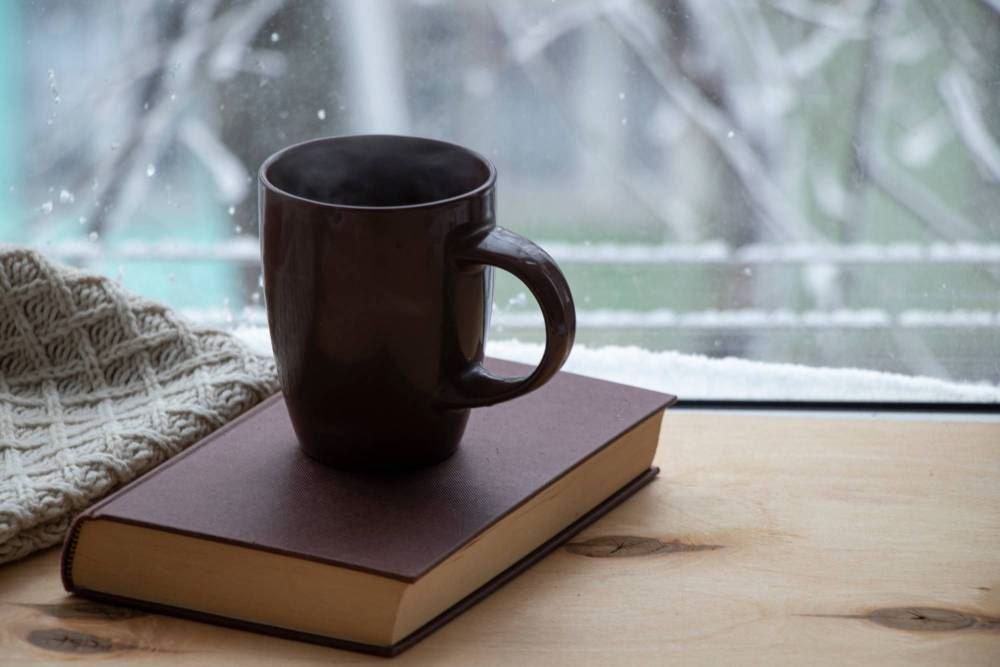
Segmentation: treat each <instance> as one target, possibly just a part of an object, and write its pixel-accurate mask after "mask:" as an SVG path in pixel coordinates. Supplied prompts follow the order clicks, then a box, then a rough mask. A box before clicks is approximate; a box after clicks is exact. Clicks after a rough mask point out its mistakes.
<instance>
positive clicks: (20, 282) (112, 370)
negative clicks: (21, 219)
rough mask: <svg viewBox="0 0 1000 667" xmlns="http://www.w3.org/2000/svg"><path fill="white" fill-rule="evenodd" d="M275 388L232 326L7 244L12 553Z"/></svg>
mask: <svg viewBox="0 0 1000 667" xmlns="http://www.w3.org/2000/svg"><path fill="white" fill-rule="evenodd" d="M275 391H277V381H276V379H275V373H274V366H273V362H272V361H271V360H270V359H267V358H265V357H260V356H257V355H254V354H252V353H250V352H249V351H248V350H247V349H246V348H245V347H244V346H243V345H242V344H241V343H239V342H238V341H236V340H235V339H233V338H232V337H230V336H229V335H227V334H224V333H221V332H218V331H211V330H202V329H195V328H191V327H190V326H188V325H187V324H185V323H184V322H183V321H181V320H180V319H178V318H177V317H176V316H175V315H174V314H173V313H172V312H171V311H170V310H169V309H167V308H165V307H164V306H161V305H159V304H156V303H152V302H150V301H146V300H144V299H140V298H138V297H136V296H133V295H131V294H129V293H127V292H125V291H124V290H123V289H121V288H120V287H119V286H118V285H117V284H116V283H114V282H112V281H111V280H108V279H107V278H103V277H99V276H93V275H88V274H86V273H81V272H77V271H74V270H72V269H68V268H65V267H62V266H58V265H54V264H51V263H49V262H48V261H46V260H45V259H44V258H43V257H42V256H40V255H39V254H37V253H35V252H33V251H30V250H25V249H19V248H12V247H5V246H0V563H4V562H6V561H10V560H14V559H16V558H20V557H22V556H25V555H27V554H29V553H31V552H33V551H36V550H38V549H41V548H43V547H47V546H50V545H53V544H57V543H58V542H60V541H61V540H62V538H63V535H64V534H65V532H66V529H67V527H68V526H69V523H70V521H71V520H72V518H73V517H74V516H75V515H76V514H77V513H78V512H80V511H81V510H83V509H84V508H86V507H87V506H88V505H89V504H91V503H93V502H94V501H96V500H97V499H99V498H101V497H102V496H105V495H107V494H108V493H109V492H111V491H112V490H114V489H115V488H117V487H119V486H121V485H122V484H125V483H126V482H128V481H129V480H131V479H133V478H135V477H136V476H138V475H140V474H142V473H143V472H145V471H147V470H149V469H150V468H152V467H154V466H156V465H157V464H159V463H161V462H163V461H165V460H166V459H168V458H170V457H171V456H173V455H174V454H177V453H178V452H180V451H181V450H183V449H184V448H185V447H187V446H188V445H190V444H192V443H194V442H196V441H197V440H199V439H200V438H202V437H203V436H205V435H207V434H208V433H210V432H211V431H213V430H214V429H216V428H218V427H219V426H221V425H223V424H224V423H225V422H226V421H228V420H230V419H233V418H234V417H236V416H237V415H239V414H240V413H241V412H243V411H244V410H246V409H247V408H249V407H251V406H252V405H254V404H255V403H257V402H259V401H260V400H262V399H263V398H265V397H266V396H268V395H269V394H272V393H274V392H275Z"/></svg>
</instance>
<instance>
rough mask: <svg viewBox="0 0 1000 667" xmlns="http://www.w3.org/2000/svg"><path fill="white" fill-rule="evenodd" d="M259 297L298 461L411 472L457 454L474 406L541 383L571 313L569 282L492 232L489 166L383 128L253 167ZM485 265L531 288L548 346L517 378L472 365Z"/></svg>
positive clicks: (572, 323) (562, 348)
mask: <svg viewBox="0 0 1000 667" xmlns="http://www.w3.org/2000/svg"><path fill="white" fill-rule="evenodd" d="M259 182H260V220H261V246H262V254H263V266H264V298H265V301H266V303H267V317H268V326H269V327H270V332H271V342H272V346H273V349H274V355H275V359H276V361H277V367H278V373H279V378H280V382H281V387H282V390H283V392H284V395H285V401H286V403H287V406H288V412H289V415H290V417H291V421H292V425H293V427H294V429H295V433H296V436H297V437H298V440H299V443H300V444H301V446H302V449H303V450H304V451H305V453H306V454H307V455H309V456H310V457H312V458H314V459H317V460H319V461H321V462H323V463H326V464H329V465H332V466H335V467H339V468H409V467H415V466H420V465H425V464H429V463H433V462H436V461H440V460H442V459H444V458H447V457H448V456H450V455H451V454H452V453H453V452H454V451H455V450H456V448H457V447H458V444H459V441H460V440H461V438H462V434H463V432H464V430H465V425H466V422H467V421H468V418H469V411H470V409H471V408H475V407H479V406H487V405H492V404H494V403H498V402H500V401H507V400H510V399H512V398H516V397H518V396H521V395H523V394H526V393H527V392H529V391H532V390H533V389H537V388H538V387H539V386H541V385H542V384H544V383H545V382H546V381H547V380H548V379H549V378H551V377H552V376H553V375H554V374H555V373H556V371H558V370H559V368H560V367H561V366H562V364H563V362H564V361H565V360H566V357H567V356H568V355H569V352H570V348H571V347H572V345H573V337H574V334H575V328H576V316H575V311H574V307H573V298H572V296H571V294H570V289H569V286H568V285H567V283H566V279H565V277H564V276H563V274H562V272H561V271H560V270H559V267H558V266H556V263H555V262H554V261H553V260H552V258H551V257H549V255H548V254H546V253H545V251H543V250H542V249H541V248H539V247H538V246H536V245H535V244H534V243H532V242H531V241H529V240H528V239H526V238H524V237H523V236H519V235H517V234H515V233H513V232H510V231H508V230H506V229H504V228H502V227H498V226H497V225H496V216H495V209H496V203H495V202H496V193H495V188H496V169H495V168H494V167H493V165H492V164H491V163H490V162H489V161H488V160H487V159H485V158H484V157H482V156H481V155H479V154H477V153H475V152H473V151H471V150H469V149H467V148H463V147H461V146H457V145H455V144H451V143H446V142H443V141H436V140H432V139H422V138H416V137H405V136H391V135H362V136H345V137H334V138H328V139H317V140H314V141H307V142H305V143H302V144H297V145H295V146H290V147H288V148H285V149H284V150H281V151H279V152H278V153H276V154H274V155H273V156H271V157H270V158H268V159H267V160H266V161H265V162H264V164H263V165H262V166H261V168H260V175H259ZM492 267H499V268H501V269H504V270H506V271H509V272H510V273H512V274H514V275H515V276H516V277H518V278H519V279H520V280H521V281H523V282H524V284H525V285H527V287H528V289H530V290H531V293H532V294H533V295H534V296H535V299H536V300H537V301H538V304H539V306H540V307H541V310H542V313H543V315H544V318H545V332H546V342H545V352H544V355H543V357H542V360H541V362H540V363H539V364H538V366H537V368H535V370H534V371H533V372H532V373H531V374H529V375H527V376H526V377H519V378H504V377H497V376H495V375H493V374H492V373H490V372H489V371H488V370H486V369H485V368H484V367H483V346H484V342H485V338H486V331H487V327H488V325H489V314H490V309H491V306H492Z"/></svg>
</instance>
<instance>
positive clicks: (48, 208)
mask: <svg viewBox="0 0 1000 667" xmlns="http://www.w3.org/2000/svg"><path fill="white" fill-rule="evenodd" d="M51 212H52V202H50V201H47V202H44V203H42V213H44V214H45V215H48V214H49V213H51Z"/></svg>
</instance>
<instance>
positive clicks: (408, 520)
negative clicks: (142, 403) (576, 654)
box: [63, 362, 675, 654]
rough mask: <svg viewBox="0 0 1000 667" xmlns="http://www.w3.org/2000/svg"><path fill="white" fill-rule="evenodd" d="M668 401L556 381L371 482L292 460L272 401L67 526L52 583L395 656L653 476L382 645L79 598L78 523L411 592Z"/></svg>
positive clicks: (475, 418)
mask: <svg viewBox="0 0 1000 667" xmlns="http://www.w3.org/2000/svg"><path fill="white" fill-rule="evenodd" d="M491 367H494V368H496V369H497V370H498V371H502V372H504V373H505V374H509V375H514V374H517V373H519V372H524V369H525V367H523V366H521V365H519V364H513V363H510V362H491ZM331 400H336V399H335V398H334V397H331ZM674 400H675V398H674V397H673V396H669V395H667V394H660V393H657V392H652V391H646V390H643V389H637V388H634V387H628V386H624V385H619V384H614V383H610V382H604V381H601V380H594V379H590V378H585V377H582V376H578V375H574V374H571V373H565V372H562V373H559V374H558V375H557V376H556V377H555V378H553V379H552V380H551V381H550V382H549V383H548V384H546V385H545V386H544V387H542V388H541V389H539V390H538V391H536V392H534V393H532V394H530V395H527V396H525V397H522V398H519V399H516V400H513V401H510V402H507V403H503V404H500V405H497V406H493V407H490V408H481V409H477V410H474V411H473V413H472V417H471V419H470V422H469V426H468V429H467V431H466V434H465V437H464V438H463V440H462V445H461V447H460V448H459V451H458V453H457V454H455V455H454V456H453V457H451V458H450V459H448V460H446V461H444V462H443V463H440V464H437V465H435V466H430V467H427V468H423V469H419V470H417V471H412V472H405V473H398V474H385V473H377V474H376V473H357V472H344V471H338V470H334V469H331V468H328V467H325V466H322V465H320V464H318V463H316V462H315V461H312V460H311V459H309V458H307V457H306V456H305V455H303V454H302V452H301V451H299V448H298V443H297V442H296V440H295V435H294V433H293V432H292V429H291V424H290V422H289V419H288V414H287V411H286V409H285V406H284V402H283V401H282V399H281V396H280V394H279V395H276V396H275V397H272V398H271V399H268V400H267V401H265V402H264V403H262V404H261V405H259V406H257V407H256V408H254V409H252V410H250V411H249V412H247V413H246V414H245V415H243V416H241V417H240V418H238V419H237V420H235V421H234V422H231V423H230V424H228V425H226V426H225V427H223V428H221V429H220V430H218V431H216V432H215V433H213V434H212V435H210V436H209V437H207V438H205V440H203V441H202V442H200V443H198V444H196V445H194V446H193V447H192V448H190V449H189V450H187V451H186V452H184V453H183V454H181V455H179V456H177V457H175V458H174V459H172V460H171V461H168V462H167V463H165V464H163V465H161V466H160V467H158V468H156V469H155V470H153V471H151V472H149V473H147V474H146V475H144V476H143V477H141V478H139V479H138V480H136V481H134V482H132V483H131V484H129V485H128V486H126V487H124V488H123V489H121V490H119V491H118V492H116V493H115V494H113V495H111V496H109V497H108V498H106V499H105V500H103V501H102V502H100V503H98V504H97V505H95V506H93V507H92V508H90V509H89V510H87V511H86V512H84V513H83V514H82V515H81V516H80V517H78V518H77V520H76V522H75V523H74V526H73V527H72V528H71V530H70V533H69V535H68V536H67V541H66V545H65V547H64V551H63V583H64V585H65V587H66V589H67V590H69V591H71V592H76V593H79V594H82V595H85V596H89V597H94V598H101V599H104V600H109V599H115V600H118V601H120V602H126V603H127V604H132V605H135V606H143V607H146V608H149V609H152V610H154V611H160V612H164V613H170V614H175V615H182V616H187V617H190V618H198V619H201V620H206V621H210V622H216V623H222V624H226V625H231V626H234V627H241V628H244V629H250V630H255V631H260V632H268V633H271V634H280V635H282V636H286V637H293V638H297V639H303V640H307V641H314V642H319V643H324V644H330V645H336V646H341V647H343V648H351V649H354V650H363V651H367V652H374V653H381V654H395V653H397V652H399V651H400V650H402V649H404V648H406V647H407V646H409V645H412V644H413V643H414V642H415V641H418V640H419V639H420V638H422V637H423V636H426V634H428V633H429V632H431V631H433V629H435V628H436V627H439V626H440V625H442V624H443V623H445V622H447V621H448V620H450V619H451V618H453V617H454V616H455V615H457V614H458V613H460V612H461V611H463V610H464V609H465V608H467V607H468V606H471V605H472V604H474V603H475V602H476V601H477V600H479V599H481V598H482V597H484V596H485V595H488V594H489V593H490V592H492V591H493V590H495V589H496V588H497V587H499V586H500V585H502V584H503V583H504V582H506V581H508V580H509V579H510V578H512V577H514V576H516V574H517V573H518V572H520V571H522V570H523V569H524V568H526V567H528V566H529V565H530V564H531V563H533V562H534V561H536V560H538V559H539V558H541V557H542V556H544V555H545V554H546V553H548V552H550V551H551V550H553V549H554V548H556V547H558V546H559V545H560V544H561V543H562V542H564V541H565V540H567V539H569V538H570V537H571V536H572V535H573V534H575V533H576V532H578V531H579V530H581V529H583V528H584V527H586V526H587V525H589V524H590V523H591V522H593V521H594V520H595V519H596V518H598V517H599V516H600V515H602V514H604V513H605V512H607V511H608V510H609V509H611V508H612V507H613V506H615V505H617V504H618V503H619V502H621V501H622V500H623V499H624V498H626V497H627V496H628V495H631V493H633V492H634V491H635V490H637V489H638V488H639V487H641V486H642V485H643V484H645V483H646V482H648V481H649V480H650V479H652V477H653V476H654V475H655V474H656V471H655V469H654V470H650V471H648V472H647V473H645V474H644V475H641V476H640V477H638V478H637V479H635V480H633V482H632V483H630V484H628V485H627V486H626V487H625V488H623V489H622V490H621V491H619V492H618V493H616V494H614V495H613V496H612V497H610V498H608V499H606V500H605V501H604V502H603V503H602V504H601V505H599V506H598V507H596V508H594V509H592V510H591V511H590V512H589V513H588V514H586V515H585V516H584V517H582V518H581V519H579V520H578V521H577V522H575V523H574V524H572V525H571V526H567V527H566V528H565V529H564V530H563V531H561V532H560V533H559V534H557V535H555V536H554V537H553V538H551V539H550V540H549V541H548V542H546V543H545V544H543V545H542V546H540V547H539V548H537V549H536V550H535V551H534V552H532V553H531V554H529V555H528V556H526V557H525V558H524V559H522V560H521V561H519V562H518V563H516V564H515V565H513V566H512V567H511V568H509V569H508V570H507V571H505V572H503V573H501V574H500V575H498V576H497V577H496V578H495V579H493V580H491V581H490V582H488V583H486V584H485V585H484V586H483V587H482V588H480V589H479V590H477V591H476V592H475V593H473V594H472V595H470V596H469V597H468V598H466V599H465V600H462V601H461V602H459V603H458V604H457V605H455V606H454V607H452V608H451V609H449V610H448V611H446V612H445V613H444V614H442V615H441V616H439V617H438V618H436V619H434V620H433V621H431V622H430V623H428V624H427V625H426V626H424V628H421V629H420V630H418V631H416V632H415V633H413V634H412V635H410V636H409V637H407V638H406V639H404V640H403V641H401V642H400V643H398V644H396V645H394V646H392V647H376V646H368V645H359V644H351V643H349V642H348V643H345V642H342V641H339V640H335V639H331V638H328V637H320V636H314V635H308V634H306V633H300V632H295V631H290V630H287V629H279V628H271V627H267V626H261V625H259V624H255V623H250V622H246V621H238V620H235V619H229V618H221V617H214V616H211V615H209V614H204V613H202V612H197V611H192V610H183V609H175V608H166V607H164V606H162V605H156V604H155V603H148V602H143V601H137V600H122V599H121V598H117V597H115V596H108V595H105V594H101V593H99V592H95V591H86V590H81V589H79V588H78V587H76V586H75V585H74V583H73V581H72V578H71V565H72V557H73V552H74V547H75V539H76V536H77V535H78V533H79V528H80V525H81V524H82V522H84V521H87V520H90V519H94V518H101V519H108V520H114V521H121V522H125V523H134V524H139V525H143V526H149V527H153V528H156V529H160V530H166V531H172V532H177V533H183V534H188V535H195V536H199V537H203V538H206V539H211V540H216V541H220V542H227V543H232V544H237V545H240V546H245V547H251V548H254V549H261V550H265V551H271V552H275V553H281V554H286V555H292V556H295V557H299V558H305V559H310V560H315V561H319V562H324V563H329V564H331V565H336V566H339V567H345V568H352V569H357V570H363V571H366V572H372V573H375V574H379V575H381V576H385V577H391V578H394V579H399V580H402V581H407V582H412V581H415V580H416V579H418V578H420V577H421V576H422V575H424V574H425V573H427V572H428V571H429V570H430V569H432V568H433V567H435V566H436V565H437V564H439V563H440V562H441V561H443V560H444V559H446V558H447V557H448V556H449V555H451V554H452V553H454V552H455V551H456V550H458V549H460V548H461V547H462V546H463V545H465V544H467V543H468V542H470V541H471V540H473V539H474V538H475V537H477V536H478V535H480V534H481V533H482V532H483V531H485V530H487V529H488V528H489V527H490V526H492V525H493V524H494V523H496V522H497V521H498V520H499V519H501V518H502V517H504V516H505V515H507V514H508V513H510V512H511V511H513V510H514V509H516V508H517V507H519V506H520V505H521V504H522V503H524V502H526V501H527V500H528V499H530V498H531V497H532V496H534V495H535V494H536V493H538V492H540V491H541V490H542V489H544V488H545V487H547V486H549V485H550V484H552V483H553V482H554V481H556V480H557V479H559V478H560V477H562V476H563V475H564V474H566V473H567V472H568V471H570V470H572V469H573V468H575V467H576V466H577V465H579V464H580V463H582V462H583V461H585V460H586V459H587V458H589V457H590V456H593V455H594V454H595V453H597V452H598V451H600V450H601V449H603V448H604V447H605V446H607V445H608V444H610V443H611V442H613V441H614V440H615V439H617V438H618V437H619V436H620V435H622V434H623V433H625V432H626V431H628V430H629V429H631V428H632V427H633V426H635V425H636V424H637V423H639V422H640V421H642V420H643V419H645V418H646V417H649V416H651V415H653V414H655V413H656V412H658V411H659V410H662V409H663V408H665V407H666V406H668V405H670V404H672V403H673V402H674Z"/></svg>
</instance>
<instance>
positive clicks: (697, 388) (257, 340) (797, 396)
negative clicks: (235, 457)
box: [234, 326, 1000, 403]
mask: <svg viewBox="0 0 1000 667" xmlns="http://www.w3.org/2000/svg"><path fill="white" fill-rule="evenodd" d="M234 333H235V334H236V335H237V336H238V337H239V338H240V339H242V340H243V341H244V342H246V343H247V345H249V346H250V348H251V349H253V350H254V351H255V352H258V353H259V354H267V355H270V354H271V342H270V338H269V336H268V332H267V328H266V327H264V326H240V327H237V328H236V329H235V330H234ZM486 353H487V354H489V355H490V356H493V357H497V358H500V359H509V360H511V361H521V362H524V363H529V364H533V363H537V361H538V359H540V358H541V356H542V346H541V345H539V344H535V343H523V342H519V341H517V340H502V341H491V342H489V343H488V344H487V347H486ZM565 370H567V371H571V372H574V373H580V374H581V375H588V376H591V377H596V378H601V379H604V380H610V381H612V382H622V383H626V384H631V385H635V386H639V387H645V388H647V389H654V390H657V391H665V392H669V393H673V394H677V395H678V396H680V397H681V398H687V399H729V400H789V399H794V400H797V401H909V402H962V403H1000V387H997V386H992V385H988V384H966V383H959V382H947V381H944V380H936V379H933V378H923V377H910V376H906V375H898V374H894V373H881V372H878V371H871V370H864V369H855V368H812V367H808V366H800V365H795V364H775V363H765V362H760V361H747V360H745V359H734V358H728V359H710V358H708V357H703V356H699V355H692V354H680V353H678V352H655V351H651V350H644V349H641V348H638V347H621V346H607V347H588V346H586V345H575V346H574V347H573V352H572V354H571V355H570V358H569V360H568V361H567V362H566V366H565Z"/></svg>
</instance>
